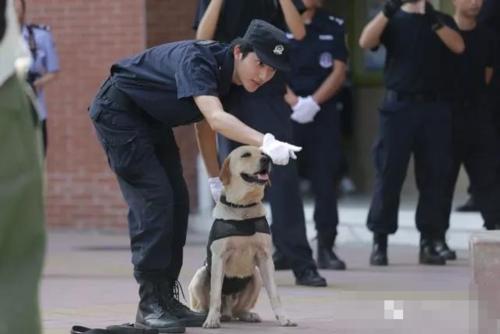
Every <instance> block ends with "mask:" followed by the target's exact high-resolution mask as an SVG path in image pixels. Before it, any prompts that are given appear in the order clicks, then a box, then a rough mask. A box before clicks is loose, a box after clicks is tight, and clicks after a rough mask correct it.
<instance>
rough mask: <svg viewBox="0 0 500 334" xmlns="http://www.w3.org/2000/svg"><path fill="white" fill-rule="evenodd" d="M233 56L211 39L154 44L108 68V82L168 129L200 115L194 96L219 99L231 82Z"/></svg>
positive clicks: (192, 121) (201, 117) (200, 117)
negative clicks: (154, 45) (109, 75)
mask: <svg viewBox="0 0 500 334" xmlns="http://www.w3.org/2000/svg"><path fill="white" fill-rule="evenodd" d="M233 69H234V59H233V54H232V52H231V50H230V47H229V46H228V45H225V44H222V43H218V42H213V41H180V42H174V43H168V44H163V45H159V46H156V47H153V48H151V49H148V50H146V51H144V52H143V53H140V54H138V55H135V56H132V57H130V58H126V59H123V60H121V61H119V62H118V63H116V64H114V65H113V66H112V67H111V74H112V76H111V80H112V82H113V83H114V84H115V85H116V87H117V88H118V89H120V90H121V91H123V92H124V93H125V94H127V95H128V96H129V97H130V98H131V99H132V100H133V101H134V102H135V104H136V105H137V106H138V107H139V108H140V109H142V110H143V111H145V112H146V113H147V114H149V115H150V116H152V117H153V118H154V119H156V120H158V121H161V122H163V123H165V124H167V125H169V126H171V127H175V126H179V125H184V124H191V123H194V122H198V121H200V120H202V119H203V115H202V114H201V112H200V110H199V109H198V107H197V106H196V104H195V103H194V100H193V97H195V96H201V95H211V96H218V97H222V96H223V95H225V94H227V92H228V91H229V87H230V86H231V83H232V75H233Z"/></svg>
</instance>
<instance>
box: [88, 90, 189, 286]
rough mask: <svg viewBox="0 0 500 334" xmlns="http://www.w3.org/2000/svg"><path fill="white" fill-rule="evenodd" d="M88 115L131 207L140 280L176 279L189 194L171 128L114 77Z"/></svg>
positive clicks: (131, 231) (130, 224) (130, 221)
mask: <svg viewBox="0 0 500 334" xmlns="http://www.w3.org/2000/svg"><path fill="white" fill-rule="evenodd" d="M90 116H91V118H92V120H93V123H94V126H95V129H96V132H97V137H98V139H99V141H100V142H101V144H102V147H103V148H104V151H105V153H106V156H107V158H108V162H109V166H110V167H111V169H112V170H113V172H114V173H115V174H116V177H117V179H118V183H119V185H120V189H121V192H122V194H123V197H124V199H125V201H126V202H127V204H128V207H129V212H128V227H129V234H130V247H131V250H132V263H133V265H134V275H135V277H136V279H137V280H138V281H140V280H142V279H156V278H169V279H177V277H178V276H179V273H180V269H181V266H182V259H183V247H184V245H185V241H186V231H187V222H188V215H189V197H188V191H187V187H186V183H185V181H184V178H183V175H182V166H181V160H180V156H179V150H178V147H177V144H176V142H175V138H174V135H173V132H172V129H171V128H169V127H167V126H165V125H162V124H159V122H156V121H154V120H152V119H151V118H149V117H148V116H147V115H146V114H145V113H144V112H143V111H142V110H140V109H138V108H137V107H135V106H134V105H133V103H132V102H131V101H130V100H127V97H126V96H125V95H123V93H120V91H119V90H118V89H117V88H115V87H114V86H113V85H112V84H111V83H110V81H108V82H106V83H105V84H104V85H103V86H102V87H101V90H100V92H99V94H98V95H97V97H96V98H95V99H94V101H93V103H92V105H91V107H90Z"/></svg>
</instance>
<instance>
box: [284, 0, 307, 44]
mask: <svg viewBox="0 0 500 334" xmlns="http://www.w3.org/2000/svg"><path fill="white" fill-rule="evenodd" d="M280 5H281V10H282V11H283V16H284V17H285V23H286V25H287V27H288V29H289V30H290V32H291V33H292V35H293V38H294V39H296V40H299V41H300V40H301V39H303V38H304V37H305V36H306V28H305V26H304V22H303V21H302V17H301V16H300V14H299V11H298V10H297V8H296V7H295V5H294V4H293V2H292V0H280Z"/></svg>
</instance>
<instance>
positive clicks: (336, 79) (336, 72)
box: [312, 60, 347, 104]
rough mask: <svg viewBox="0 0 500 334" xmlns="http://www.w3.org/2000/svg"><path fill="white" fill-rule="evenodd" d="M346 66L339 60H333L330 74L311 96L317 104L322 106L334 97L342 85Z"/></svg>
mask: <svg viewBox="0 0 500 334" xmlns="http://www.w3.org/2000/svg"><path fill="white" fill-rule="evenodd" d="M346 69H347V66H346V64H345V63H344V62H342V61H340V60H335V62H334V69H333V71H332V73H330V74H329V75H328V77H327V78H326V79H325V80H324V81H323V83H322V84H321V85H320V86H319V88H318V89H317V90H316V91H315V92H314V94H313V95H312V97H313V99H314V101H316V103H317V104H322V103H323V102H326V101H328V100H329V99H330V98H331V97H332V96H334V95H335V94H336V93H337V92H338V91H339V89H340V88H341V87H342V85H343V84H344V81H345V79H346Z"/></svg>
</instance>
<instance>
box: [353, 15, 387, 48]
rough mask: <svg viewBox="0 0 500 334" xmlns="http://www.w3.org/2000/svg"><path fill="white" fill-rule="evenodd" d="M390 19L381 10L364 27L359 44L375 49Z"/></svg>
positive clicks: (362, 46)
mask: <svg viewBox="0 0 500 334" xmlns="http://www.w3.org/2000/svg"><path fill="white" fill-rule="evenodd" d="M388 23H389V19H388V18H387V17H386V16H385V15H384V13H382V12H380V13H379V14H377V16H375V17H374V18H373V19H372V20H371V21H370V22H369V23H368V24H367V25H366V26H365V28H364V29H363V32H362V33H361V37H360V38H359V46H360V47H361V48H363V49H373V48H376V47H378V46H379V45H380V41H381V38H382V34H383V33H384V30H385V28H386V27H387V24H388Z"/></svg>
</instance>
